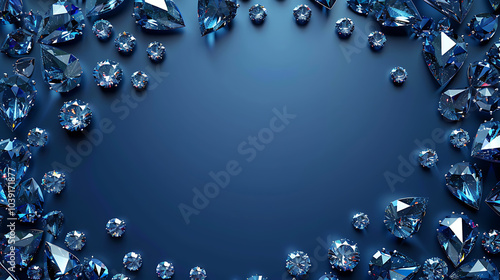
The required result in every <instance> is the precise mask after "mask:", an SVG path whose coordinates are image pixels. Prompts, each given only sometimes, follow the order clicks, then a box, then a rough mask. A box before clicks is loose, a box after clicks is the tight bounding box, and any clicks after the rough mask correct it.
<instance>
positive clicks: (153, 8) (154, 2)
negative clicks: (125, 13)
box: [134, 0, 184, 30]
mask: <svg viewBox="0 0 500 280" xmlns="http://www.w3.org/2000/svg"><path fill="white" fill-rule="evenodd" d="M134 17H135V20H136V22H137V24H138V25H139V26H141V27H142V28H144V29H148V30H171V29H177V28H181V27H184V20H183V19H182V15H181V12H180V11H179V9H178V8H177V5H176V4H175V2H174V1H172V0H135V4H134Z"/></svg>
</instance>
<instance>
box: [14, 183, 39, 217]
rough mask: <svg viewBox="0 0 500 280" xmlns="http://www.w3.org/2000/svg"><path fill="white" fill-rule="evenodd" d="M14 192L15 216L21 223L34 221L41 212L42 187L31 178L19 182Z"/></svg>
mask: <svg viewBox="0 0 500 280" xmlns="http://www.w3.org/2000/svg"><path fill="white" fill-rule="evenodd" d="M15 194H16V213H17V218H18V219H19V221H21V222H23V223H34V222H35V221H36V220H37V219H38V217H39V216H40V215H41V214H42V212H43V204H44V199H43V194H42V189H40V186H38V184H37V182H36V181H35V179H33V178H31V179H28V180H26V181H24V182H22V183H20V184H19V185H18V186H17V188H16V192H15Z"/></svg>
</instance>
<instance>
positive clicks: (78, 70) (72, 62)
mask: <svg viewBox="0 0 500 280" xmlns="http://www.w3.org/2000/svg"><path fill="white" fill-rule="evenodd" d="M41 50H42V62H43V78H44V80H45V82H46V83H47V84H48V85H49V86H50V89H51V90H53V91H55V92H68V91H70V90H72V89H74V88H76V87H78V86H80V83H81V81H82V74H83V70H82V66H81V65H80V60H79V59H78V58H76V57H75V56H74V55H73V54H70V53H67V52H65V51H63V50H60V49H58V48H54V47H51V46H46V45H42V46H41Z"/></svg>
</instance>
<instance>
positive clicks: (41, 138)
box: [28, 127, 49, 147]
mask: <svg viewBox="0 0 500 280" xmlns="http://www.w3.org/2000/svg"><path fill="white" fill-rule="evenodd" d="M48 141H49V133H48V132H47V131H46V130H45V129H41V128H39V127H35V128H33V129H31V130H30V131H28V144H30V145H31V146H33V147H43V146H45V145H46V144H47V142H48Z"/></svg>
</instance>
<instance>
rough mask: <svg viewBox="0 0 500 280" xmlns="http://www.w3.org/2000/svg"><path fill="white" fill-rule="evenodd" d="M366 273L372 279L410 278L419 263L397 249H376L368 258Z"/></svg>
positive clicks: (408, 279) (409, 279) (404, 279)
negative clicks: (390, 250) (368, 269)
mask: <svg viewBox="0 0 500 280" xmlns="http://www.w3.org/2000/svg"><path fill="white" fill-rule="evenodd" d="M369 267H370V271H368V275H369V276H370V278H371V279H374V280H411V279H412V278H413V277H414V276H415V275H416V274H417V272H418V270H419V269H420V265H419V264H418V263H416V262H415V261H414V260H412V259H410V258H409V257H407V256H405V255H403V254H401V253H400V252H398V251H392V252H390V253H389V252H387V251H385V249H382V250H380V251H377V252H376V253H375V254H374V255H373V257H372V259H371V260H370V264H369Z"/></svg>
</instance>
